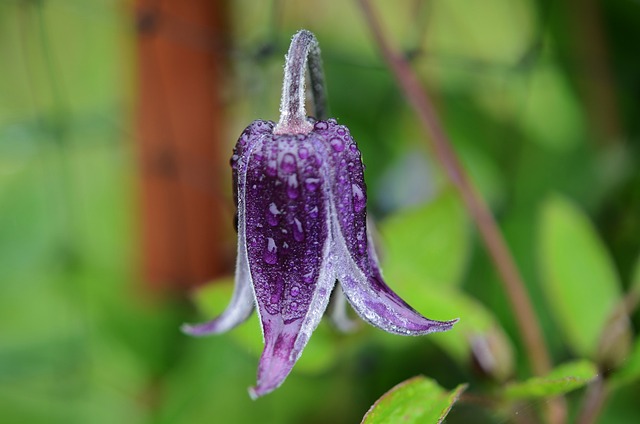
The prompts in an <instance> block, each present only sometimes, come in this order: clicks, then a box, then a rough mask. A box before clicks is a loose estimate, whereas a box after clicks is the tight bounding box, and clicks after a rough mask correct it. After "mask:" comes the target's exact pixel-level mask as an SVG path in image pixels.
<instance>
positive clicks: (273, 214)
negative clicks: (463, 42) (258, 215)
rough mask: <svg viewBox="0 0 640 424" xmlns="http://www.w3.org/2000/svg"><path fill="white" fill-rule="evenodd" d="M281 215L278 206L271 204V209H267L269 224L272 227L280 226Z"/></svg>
mask: <svg viewBox="0 0 640 424" xmlns="http://www.w3.org/2000/svg"><path fill="white" fill-rule="evenodd" d="M281 213H282V212H281V211H279V210H278V207H277V206H276V204H275V203H273V202H271V204H270V205H269V209H267V222H268V223H269V225H271V226H272V227H275V226H276V225H278V215H280V214H281Z"/></svg>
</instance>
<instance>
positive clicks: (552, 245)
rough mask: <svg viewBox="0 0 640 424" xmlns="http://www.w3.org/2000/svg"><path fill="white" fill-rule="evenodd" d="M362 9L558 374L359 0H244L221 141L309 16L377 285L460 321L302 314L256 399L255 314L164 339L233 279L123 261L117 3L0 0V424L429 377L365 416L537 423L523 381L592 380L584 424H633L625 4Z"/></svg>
mask: <svg viewBox="0 0 640 424" xmlns="http://www.w3.org/2000/svg"><path fill="white" fill-rule="evenodd" d="M374 4H375V6H376V7H377V8H379V9H380V11H381V16H383V17H384V24H385V26H386V27H387V28H388V29H389V33H390V34H391V39H392V42H393V43H395V44H397V45H400V46H401V47H402V48H403V50H404V51H405V52H406V53H407V55H408V57H410V58H411V61H412V65H413V67H414V69H416V70H417V71H418V72H419V74H420V76H421V78H422V81H423V83H424V86H425V89H428V90H429V91H430V93H432V95H433V96H434V99H435V101H436V105H437V109H438V111H439V113H440V115H441V118H442V119H443V121H444V123H445V126H446V129H447V132H448V133H449V135H450V138H451V140H452V142H453V143H454V147H455V150H456V151H457V152H458V154H459V156H460V158H461V160H462V161H463V163H464V165H465V167H466V168H467V169H468V170H469V173H470V175H471V177H472V179H473V181H474V183H475V185H476V186H477V188H478V190H479V192H480V193H481V194H482V195H483V196H484V197H485V199H486V200H487V202H488V203H489V205H490V206H491V208H492V210H493V212H494V213H495V215H496V217H497V220H498V222H499V223H500V225H501V228H502V229H503V231H504V233H505V237H506V239H507V241H508V244H509V246H510V247H511V249H512V251H513V253H514V256H515V258H516V261H517V263H518V265H519V266H520V269H521V272H522V274H523V277H524V280H525V281H526V283H527V289H528V291H529V293H530V295H531V298H532V301H533V303H534V307H535V310H536V312H537V314H538V317H539V319H540V323H541V325H542V329H543V331H544V335H545V337H546V339H547V341H548V343H549V345H550V350H551V356H552V359H553V361H554V364H561V363H570V364H572V365H571V366H561V367H558V368H556V369H555V370H554V371H553V372H552V373H551V374H550V375H549V376H542V377H533V376H532V375H531V372H530V368H529V366H528V364H527V362H526V355H524V352H523V348H522V345H521V337H520V335H519V333H518V329H517V327H516V326H515V323H514V322H515V320H514V318H513V313H514V311H512V310H511V308H510V307H509V303H508V301H507V298H506V296H505V294H504V293H503V291H502V287H501V285H500V284H499V282H498V277H497V275H496V273H495V271H494V268H493V266H492V263H491V260H490V259H489V258H488V257H487V255H486V253H485V250H484V247H483V246H482V243H481V241H480V239H479V237H478V235H477V232H476V231H475V228H474V226H473V223H472V222H471V221H470V219H469V217H468V214H467V213H466V211H465V210H464V208H463V207H462V205H461V203H460V200H459V198H458V196H457V193H456V192H455V191H454V190H453V188H452V187H451V186H450V185H449V184H448V182H447V181H446V178H445V177H444V176H443V173H442V171H441V169H440V168H439V165H438V164H437V163H435V161H434V158H433V155H432V154H431V152H430V151H429V150H428V148H425V146H426V144H425V138H426V136H425V135H424V134H423V132H422V130H421V127H420V126H419V123H418V122H417V120H416V118H415V116H414V114H413V111H412V110H411V108H410V107H409V106H408V105H407V103H406V102H405V100H404V99H403V97H402V96H401V94H400V92H399V90H398V88H397V85H396V83H395V81H394V80H393V78H392V76H391V74H390V73H389V71H388V69H387V68H386V66H385V64H384V63H382V62H381V60H380V58H379V55H378V54H377V52H376V49H375V46H374V44H373V42H372V40H371V37H370V33H369V31H368V29H367V28H366V27H365V25H364V22H363V19H362V16H361V15H360V13H359V10H358V8H357V7H356V3H355V2H353V3H352V2H339V1H335V0H322V1H316V2H314V4H313V7H310V6H309V5H308V4H307V3H306V2H293V1H269V2H254V1H249V0H239V1H234V2H231V10H230V17H229V19H230V24H231V25H230V27H231V30H232V32H233V34H232V37H231V38H232V40H233V42H232V47H231V51H230V54H231V58H232V61H233V63H232V66H231V67H230V77H231V78H230V81H231V83H230V84H229V85H228V87H226V89H225V92H224V93H223V96H224V98H223V101H224V102H225V104H226V105H227V106H228V108H227V109H228V114H229V119H228V122H229V125H228V128H227V129H226V131H227V133H228V135H229V136H228V146H227V147H228V149H229V152H230V151H231V150H230V149H231V146H232V145H233V143H234V142H235V137H236V136H237V135H238V134H239V133H240V131H241V130H242V129H243V128H244V127H245V126H246V125H247V124H248V123H249V122H251V121H252V120H253V119H257V118H265V119H276V118H277V111H278V108H277V106H278V99H279V89H280V82H279V81H280V80H281V72H282V55H283V54H284V52H285V50H286V48H287V45H288V41H289V38H290V36H291V34H293V33H294V32H295V31H296V30H297V29H299V28H301V27H305V28H307V29H309V30H312V31H313V32H315V33H316V35H317V37H318V39H319V40H320V44H321V47H322V50H323V57H324V61H325V72H326V76H327V81H328V89H329V100H330V106H331V110H332V115H333V116H335V117H336V118H337V119H339V121H340V122H341V123H343V124H345V125H347V126H349V128H350V130H351V133H352V134H353V135H354V137H355V138H356V139H357V140H358V144H359V146H360V147H361V149H362V151H363V157H364V160H365V162H366V164H367V175H366V178H367V183H368V194H369V198H370V206H369V207H370V211H371V213H372V214H373V215H377V216H382V215H384V220H382V222H381V223H380V233H381V237H380V240H379V242H380V250H381V258H382V260H383V271H384V272H385V276H386V277H388V280H389V282H390V284H391V286H392V287H393V288H394V289H396V290H397V291H398V292H399V293H400V294H401V295H402V296H403V297H404V298H405V299H407V300H408V302H409V303H410V304H411V305H412V306H414V307H415V308H416V309H417V310H419V311H421V312H424V313H425V314H426V315H427V316H429V317H432V318H438V319H451V318H456V317H459V318H460V319H461V321H460V322H459V324H457V326H456V327H455V330H453V331H451V332H449V333H446V334H435V335H429V336H426V337H420V338H402V337H399V336H392V335H388V334H382V332H380V331H378V330H375V329H373V328H370V327H368V326H366V325H364V324H363V325H362V326H360V328H359V331H357V332H356V333H354V334H348V335H343V334H337V333H336V332H335V331H334V330H333V329H332V328H330V327H329V326H328V325H327V324H325V323H323V324H321V326H320V327H319V329H318V331H317V332H316V333H315V334H314V337H313V338H312V339H311V341H310V343H309V346H308V347H307V349H306V351H305V353H304V354H303V356H302V358H301V361H300V363H299V364H298V365H297V366H296V368H295V369H294V371H293V373H292V374H291V376H290V377H289V378H288V379H287V381H286V382H285V384H284V385H283V386H282V387H281V388H280V389H278V390H277V391H276V392H274V393H273V394H270V395H269V396H267V397H265V398H262V399H259V400H258V401H256V402H253V401H251V400H250V399H249V396H248V395H247V392H246V388H247V387H248V386H250V385H251V384H253V383H254V380H255V371H256V365H257V358H258V356H259V354H260V351H261V341H260V330H259V328H258V325H257V321H256V319H255V317H254V318H252V320H250V321H249V322H248V323H246V324H245V325H244V326H243V327H241V328H238V329H236V330H233V331H232V332H230V333H229V334H226V335H221V336H217V337H211V338H205V339H190V338H187V337H185V336H183V335H181V334H180V333H179V331H178V328H179V326H180V324H181V323H182V322H185V321H194V320H199V319H203V318H205V317H209V316H211V315H213V314H215V313H217V312H219V311H220V310H221V309H222V308H223V307H224V304H225V302H226V301H227V299H228V297H229V296H230V281H231V280H230V279H229V278H227V279H226V281H227V282H226V283H219V284H217V285H212V286H210V287H209V286H208V287H205V288H202V289H201V290H199V291H198V292H196V293H193V295H192V296H181V295H172V296H158V295H157V294H155V293H151V292H150V290H149V289H148V288H147V287H145V286H144V284H142V282H140V281H139V278H138V276H137V271H136V270H137V265H136V261H137V259H138V257H139V253H138V252H137V246H138V243H137V241H136V234H137V227H136V223H135V216H136V201H135V194H136V190H135V175H136V174H135V169H134V165H133V164H134V160H133V159H134V153H133V152H134V149H133V148H132V147H133V143H134V141H135V134H134V130H133V124H132V121H133V119H135V117H134V116H132V113H131V111H132V110H133V105H134V104H135V103H134V96H135V83H134V75H135V66H136V58H135V49H134V45H135V44H134V43H135V33H134V30H133V18H132V13H133V12H132V10H131V7H130V5H129V4H128V3H127V2H122V1H117V0H91V1H81V0H64V1H51V0H38V1H36V0H8V1H4V2H1V3H0V53H1V55H2V57H3V58H4V60H3V71H2V76H1V77H0V411H1V416H2V418H1V420H0V421H2V422H8V423H13V422H21V423H48V424H50V423H114V422H118V423H167V424H168V423H171V424H174V423H194V422H229V423H244V422H261V423H297V422H305V423H326V422H333V423H336V424H337V423H351V422H358V421H359V420H360V419H362V417H363V416H364V415H365V413H366V411H367V410H368V409H369V407H370V406H371V405H372V404H373V403H374V401H375V400H376V399H378V398H379V397H380V396H381V395H382V394H383V393H385V392H387V391H388V390H389V388H390V387H394V386H395V385H397V384H398V383H399V382H401V381H404V380H407V379H409V378H411V377H414V376H416V375H421V374H423V375H426V376H428V377H429V378H418V379H415V380H412V382H411V383H406V384H405V385H404V386H402V387H401V388H399V389H394V391H393V392H392V393H393V394H394V395H393V396H392V397H389V396H386V397H383V398H382V400H381V401H380V402H379V403H378V405H377V408H378V409H377V411H378V412H376V414H377V416H378V417H384V416H392V415H391V414H394V413H396V412H393V411H394V410H395V408H407V410H411V411H414V412H415V407H416V403H415V402H418V403H424V400H423V399H438V402H444V403H443V404H444V405H450V404H452V403H453V401H454V400H455V398H457V397H458V396H459V395H460V389H459V387H461V386H460V385H462V384H468V388H467V389H466V391H465V393H464V394H462V395H461V396H460V399H459V400H458V402H457V403H456V405H455V406H454V408H453V409H452V410H451V412H450V413H449V415H448V416H447V422H451V423H463V422H464V423H466V422H478V423H483V422H486V423H493V422H505V421H511V420H514V421H515V418H514V417H515V416H516V415H525V414H530V415H533V416H534V417H539V416H538V415H536V414H538V413H539V412H540V411H542V409H543V408H540V406H544V402H545V401H544V400H542V401H536V400H532V399H531V398H532V397H538V396H543V397H544V396H547V395H551V394H558V393H564V392H566V391H568V390H570V389H571V390H573V389H575V391H574V392H572V393H571V394H570V395H569V396H567V401H568V403H569V409H570V412H571V414H570V417H573V416H577V415H576V414H575V411H576V410H577V409H579V408H581V405H582V400H583V397H584V395H585V392H586V391H587V390H588V387H589V382H590V381H591V379H592V377H593V376H594V375H595V374H596V373H597V374H598V375H599V378H602V379H604V382H605V384H606V385H607V389H608V395H607V397H606V399H604V401H605V403H604V408H603V410H602V411H601V413H600V415H599V418H600V419H599V421H598V422H602V423H635V422H637V421H638V420H639V419H640V412H639V410H638V407H637V393H638V390H640V365H639V364H640V338H639V337H638V328H639V327H638V326H639V325H640V315H639V314H638V312H637V308H636V307H637V304H638V299H639V298H640V259H638V258H639V257H640V256H639V255H640V155H639V150H640V147H639V142H638V139H639V137H640V134H639V132H640V125H639V124H638V122H639V121H638V119H637V116H638V114H639V113H640V105H639V104H638V96H637V93H638V89H639V87H640V84H639V82H640V79H639V78H638V75H640V55H638V54H637V52H636V51H637V28H638V26H639V25H640V13H639V12H640V3H638V2H633V1H625V0H611V1H607V2H604V1H603V2H596V1H592V2H585V4H586V6H584V7H583V3H580V2H576V1H568V0H566V1H562V2H549V1H542V0H517V1H511V0H490V1H483V2H481V3H474V2H468V1H466V0H449V1H446V2H442V1H425V0H412V1H409V0H404V1H398V2H383V1H377V2H374ZM584 10H592V11H593V12H594V13H593V14H591V15H590V14H589V13H583V12H582V11H584ZM177 28H183V29H184V26H177ZM185 31H186V29H185ZM175 40H176V42H189V37H183V38H180V37H176V39H175ZM220 167H222V168H223V169H225V170H226V169H227V163H221V164H220ZM227 206H228V205H226V206H225V207H227ZM220 225H230V223H229V222H222V223H220ZM610 335H613V337H607V336H610ZM585 359H589V360H590V361H592V362H588V363H587V362H584V360H585ZM570 361H578V362H570ZM584 385H587V389H585V388H584V387H583V388H580V387H582V386H584ZM456 388H458V389H456ZM515 398H518V399H524V400H521V401H518V403H512V402H510V400H509V399H515ZM473 399H476V400H477V399H484V400H486V402H483V401H481V402H477V401H476V402H474V401H473ZM414 400H416V401H415V402H414ZM495 402H498V403H499V404H500V407H497V408H493V407H492V405H494V403H495ZM505 402H506V404H505ZM387 408H388V409H387ZM438 408H439V407H438ZM438 408H435V409H434V411H436V409H437V411H436V412H437V414H436V415H437V416H439V415H438V414H440V412H441V411H442V410H443V409H442V408H440V409H438ZM443 408H444V407H443ZM422 412H424V411H422ZM398 413H402V412H398ZM412 413H413V412H412ZM385 414H389V415H385ZM368 419H369V420H370V421H371V420H374V418H372V417H369V418H368ZM380 419H381V418H380ZM534 419H537V418H534ZM371 422H384V421H371Z"/></svg>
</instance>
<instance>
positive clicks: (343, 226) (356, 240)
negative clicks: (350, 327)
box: [316, 120, 457, 335]
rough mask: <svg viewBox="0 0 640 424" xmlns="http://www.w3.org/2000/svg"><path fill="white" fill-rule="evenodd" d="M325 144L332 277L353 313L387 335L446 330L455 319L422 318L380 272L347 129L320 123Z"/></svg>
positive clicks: (356, 155)
mask: <svg viewBox="0 0 640 424" xmlns="http://www.w3.org/2000/svg"><path fill="white" fill-rule="evenodd" d="M318 127H320V130H321V131H323V135H324V137H325V139H326V140H328V143H326V151H327V157H328V159H329V160H330V161H331V164H330V165H329V168H330V169H331V170H332V172H333V175H332V179H333V181H332V183H331V184H330V186H331V188H332V190H331V201H330V204H331V207H332V212H331V214H330V215H331V217H332V237H333V249H334V250H333V251H332V255H333V256H334V257H336V258H339V262H338V263H337V264H336V273H337V277H338V280H339V281H340V285H341V287H342V289H343V291H344V293H345V295H346V297H347V299H348V300H349V303H351V306H352V307H353V308H354V309H355V310H356V312H357V313H358V314H359V315H360V316H361V317H362V318H363V319H365V320H366V321H368V322H369V323H371V324H373V325H374V326H376V327H379V328H381V329H383V330H385V331H388V332H391V333H396V334H404V335H420V334H427V333H431V332H435V331H445V330H448V329H450V328H451V327H452V326H453V324H454V323H455V322H456V321H457V320H453V321H445V322H442V321H433V320H430V319H428V318H425V317H423V316H422V315H421V314H419V313H418V312H416V311H415V310H414V309H413V308H412V307H410V306H409V305H408V304H407V303H406V302H405V301H404V300H402V299H401V298H400V296H398V295H397V294H396V293H395V292H394V291H393V290H391V289H390V288H389V287H388V286H387V284H386V283H385V282H384V280H383V278H382V275H381V273H380V270H379V266H378V263H377V258H376V255H375V251H374V249H373V243H372V241H371V237H370V235H369V232H368V231H367V210H366V202H367V198H366V186H365V183H364V166H363V165H362V161H361V158H360V151H359V150H358V148H357V146H356V144H355V141H354V140H353V138H352V137H351V135H350V134H349V130H348V129H347V128H346V127H344V126H342V125H337V124H336V123H335V121H331V120H329V121H325V122H323V121H320V122H317V123H316V129H317V128H318Z"/></svg>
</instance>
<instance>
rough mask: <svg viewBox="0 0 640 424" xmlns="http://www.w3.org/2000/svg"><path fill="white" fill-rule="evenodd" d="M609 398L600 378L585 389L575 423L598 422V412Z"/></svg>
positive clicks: (592, 423)
mask: <svg viewBox="0 0 640 424" xmlns="http://www.w3.org/2000/svg"><path fill="white" fill-rule="evenodd" d="M608 396H609V391H608V390H607V387H606V381H605V380H604V378H602V377H600V378H598V379H597V380H596V381H594V382H593V383H591V384H590V385H589V387H588V388H587V393H586V394H585V397H584V399H583V401H582V407H581V408H580V412H579V413H578V418H577V419H576V423H578V424H594V423H595V422H597V420H598V416H599V415H600V412H602V408H603V407H604V404H605V402H606V400H607V397H608Z"/></svg>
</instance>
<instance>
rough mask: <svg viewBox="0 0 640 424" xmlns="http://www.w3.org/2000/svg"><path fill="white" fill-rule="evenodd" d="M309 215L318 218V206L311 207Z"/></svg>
mask: <svg viewBox="0 0 640 424" xmlns="http://www.w3.org/2000/svg"><path fill="white" fill-rule="evenodd" d="M309 216H310V217H311V218H317V217H318V207H317V206H314V207H313V208H311V209H310V210H309Z"/></svg>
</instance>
